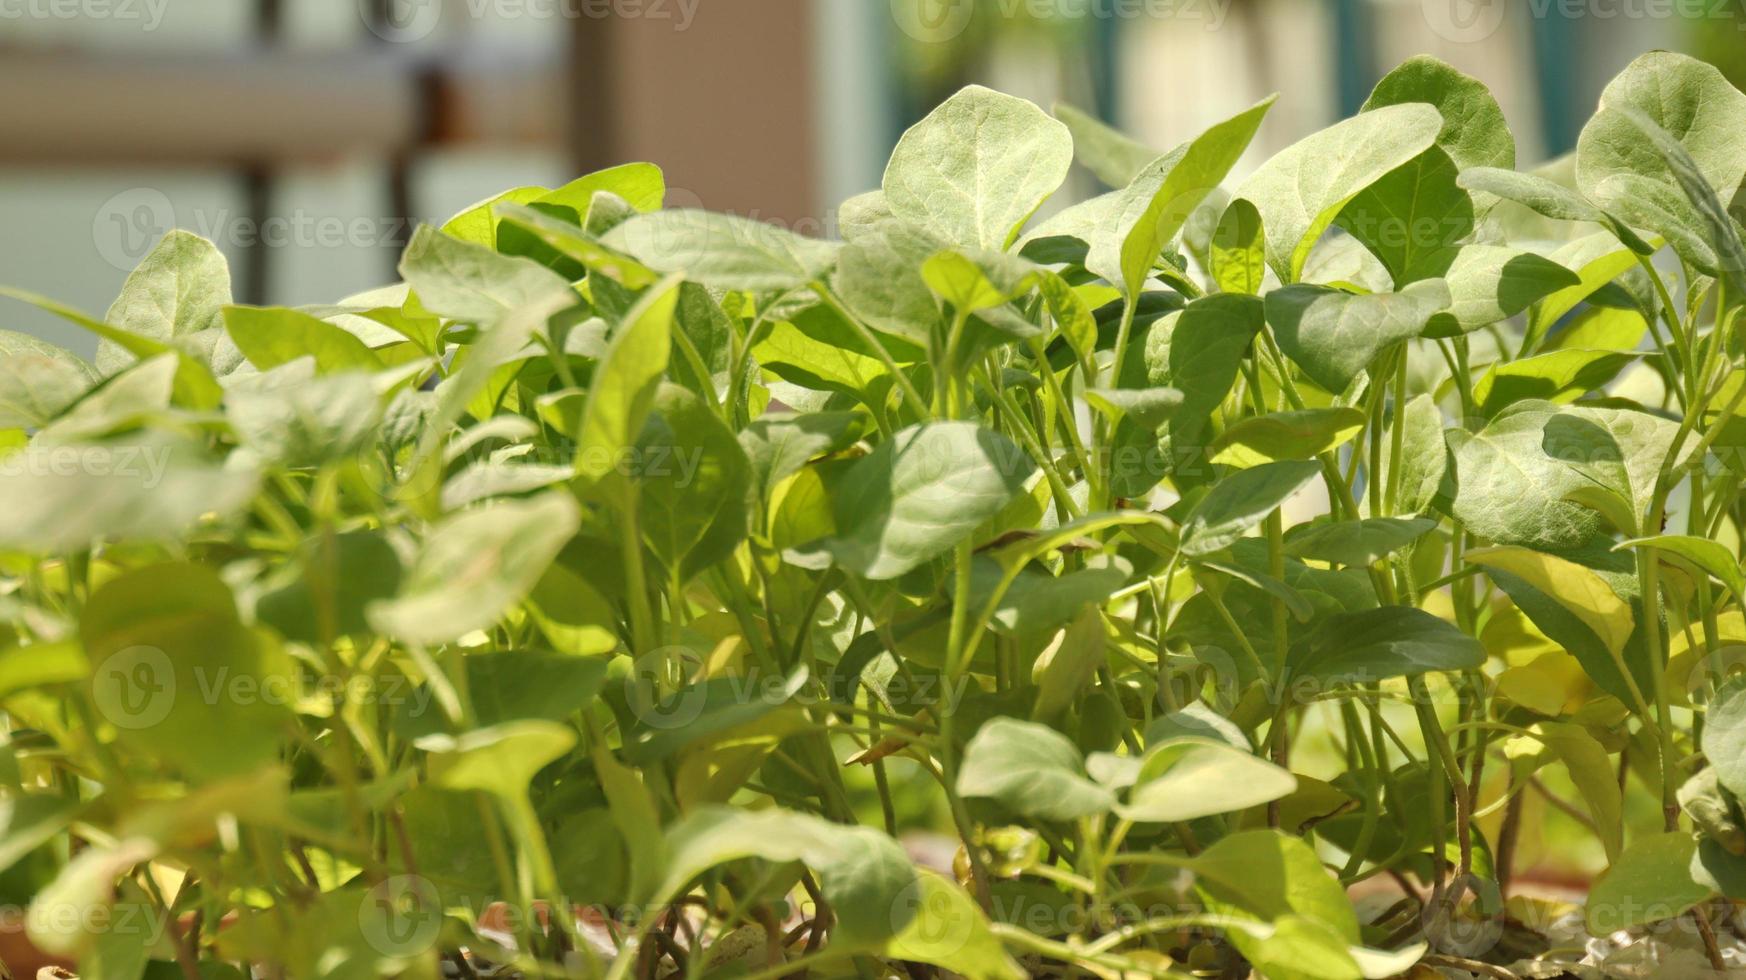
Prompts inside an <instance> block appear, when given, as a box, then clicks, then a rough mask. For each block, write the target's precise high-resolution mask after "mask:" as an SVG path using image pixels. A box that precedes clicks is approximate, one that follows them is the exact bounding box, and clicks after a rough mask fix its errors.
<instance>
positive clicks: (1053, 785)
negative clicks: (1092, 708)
mask: <svg viewBox="0 0 1746 980" xmlns="http://www.w3.org/2000/svg"><path fill="white" fill-rule="evenodd" d="M958 794H959V795H960V796H966V797H971V798H975V799H982V798H987V799H992V800H994V801H995V802H997V803H999V804H1001V806H1003V807H1005V808H1006V809H1007V810H1009V811H1011V812H1012V813H1014V814H1016V815H1018V816H1022V817H1034V818H1037V819H1039V820H1075V819H1078V818H1079V817H1087V816H1091V815H1093V814H1098V813H1103V812H1105V811H1107V810H1109V808H1110V807H1111V806H1113V805H1114V804H1115V794H1113V793H1111V792H1110V791H1109V790H1108V789H1106V788H1104V787H1103V786H1100V785H1098V784H1097V783H1094V782H1092V781H1091V779H1090V777H1089V776H1087V775H1086V773H1085V764H1084V762H1083V761H1082V760H1081V759H1080V756H1079V750H1078V749H1077V748H1074V746H1073V743H1072V742H1070V741H1068V740H1067V736H1065V735H1062V734H1061V733H1060V732H1057V731H1055V730H1054V729H1052V728H1048V727H1046V726H1043V725H1038V724H1034V723H1032V722H1026V721H1019V720H1017V719H1014V718H995V719H993V720H991V721H989V722H987V723H986V724H984V725H983V726H982V727H981V728H980V729H978V730H977V732H976V735H975V737H973V738H971V739H970V744H969V745H966V746H965V747H964V759H963V762H962V764H961V765H960V767H959V770H958Z"/></svg>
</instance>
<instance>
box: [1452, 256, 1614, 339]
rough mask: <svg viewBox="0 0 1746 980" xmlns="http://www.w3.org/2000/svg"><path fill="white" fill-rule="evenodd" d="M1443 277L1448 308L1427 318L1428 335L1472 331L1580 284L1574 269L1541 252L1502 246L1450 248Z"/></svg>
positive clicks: (1502, 319)
mask: <svg viewBox="0 0 1746 980" xmlns="http://www.w3.org/2000/svg"><path fill="white" fill-rule="evenodd" d="M1443 281H1444V282H1447V283H1448V284H1449V298H1450V304H1449V308H1448V309H1447V310H1444V311H1443V312H1440V313H1438V314H1437V315H1436V316H1434V317H1432V318H1431V322H1430V323H1429V324H1427V325H1426V327H1425V335H1426V336H1428V337H1446V336H1454V335H1457V334H1464V333H1472V332H1473V331H1475V330H1478V329H1480V328H1481V327H1488V326H1490V325H1492V324H1494V323H1501V322H1503V321H1504V320H1507V319H1509V318H1510V317H1512V316H1515V315H1516V314H1518V313H1520V312H1522V311H1523V310H1526V309H1527V308H1528V307H1530V306H1532V305H1533V304H1535V303H1537V302H1539V301H1540V300H1542V299H1544V298H1546V297H1547V296H1550V295H1552V294H1553V293H1555V292H1557V291H1559V290H1561V289H1569V288H1572V287H1575V286H1577V285H1579V284H1580V283H1581V278H1580V277H1579V276H1577V274H1576V273H1574V272H1572V271H1570V270H1569V269H1566V268H1565V267H1564V266H1562V265H1559V264H1558V263H1557V262H1554V261H1552V260H1551V259H1548V258H1546V257H1544V256H1541V255H1537V254H1535V253H1533V252H1529V251H1526V250H1524V249H1518V248H1513V247H1509V246H1503V245H1480V244H1474V245H1462V246H1460V247H1458V248H1457V249H1455V251H1454V254H1453V257H1452V258H1451V260H1450V262H1449V266H1448V268H1447V269H1446V270H1445V271H1444V272H1443Z"/></svg>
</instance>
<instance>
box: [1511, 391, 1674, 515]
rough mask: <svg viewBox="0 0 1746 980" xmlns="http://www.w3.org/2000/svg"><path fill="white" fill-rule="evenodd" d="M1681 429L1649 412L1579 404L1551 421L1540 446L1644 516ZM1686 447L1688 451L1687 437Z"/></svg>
mask: <svg viewBox="0 0 1746 980" xmlns="http://www.w3.org/2000/svg"><path fill="white" fill-rule="evenodd" d="M1529 404H1533V403H1529ZM1678 429H1679V427H1678V425H1677V424H1675V423H1674V422H1671V421H1669V420H1667V419H1664V418H1661V417H1659V416H1655V415H1650V414H1649V413H1648V412H1639V411H1634V410H1631V409H1623V408H1601V407H1590V406H1587V405H1577V406H1575V407H1572V408H1568V409H1565V410H1564V411H1563V412H1561V413H1559V414H1558V415H1555V416H1553V417H1552V418H1550V419H1548V420H1547V422H1546V426H1545V430H1544V431H1545V435H1544V438H1543V439H1542V442H1541V446H1542V448H1543V449H1544V451H1545V453H1546V455H1547V456H1549V457H1551V458H1552V459H1555V460H1558V461H1559V462H1562V463H1564V464H1565V465H1567V466H1569V467H1570V468H1571V469H1572V470H1574V471H1575V472H1576V473H1577V474H1578V475H1580V476H1581V477H1582V478H1583V479H1585V480H1587V481H1589V483H1590V484H1591V485H1592V486H1594V487H1598V488H1600V489H1603V490H1605V491H1607V492H1609V493H1611V494H1614V495H1615V496H1616V497H1617V498H1618V499H1619V500H1621V501H1623V502H1624V503H1625V504H1627V505H1628V506H1629V508H1630V510H1631V512H1632V513H1633V514H1634V515H1642V514H1646V513H1648V511H1649V503H1650V499H1651V497H1652V496H1653V495H1654V492H1655V482H1656V479H1657V477H1658V476H1659V474H1660V471H1661V465H1662V463H1663V462H1664V461H1665V460H1666V459H1667V457H1668V451H1669V449H1670V448H1671V447H1672V445H1673V439H1674V437H1675V435H1677V433H1678ZM1686 448H1687V452H1688V453H1689V450H1690V443H1689V441H1688V443H1687V447H1686ZM1675 462H1679V460H1676V461H1675ZM1634 524H1635V522H1633V526H1634Z"/></svg>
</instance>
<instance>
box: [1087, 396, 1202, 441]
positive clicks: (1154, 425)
mask: <svg viewBox="0 0 1746 980" xmlns="http://www.w3.org/2000/svg"><path fill="white" fill-rule="evenodd" d="M1085 400H1086V401H1088V402H1090V403H1091V404H1092V406H1093V407H1094V408H1097V409H1098V410H1099V411H1101V412H1103V413H1104V414H1105V415H1107V416H1108V417H1109V419H1110V421H1112V422H1119V421H1121V420H1122V419H1124V418H1128V419H1133V420H1134V424H1136V425H1138V426H1140V427H1141V428H1143V429H1146V430H1148V431H1151V432H1156V431H1158V428H1159V426H1162V425H1163V424H1164V423H1165V422H1168V421H1170V416H1172V415H1174V414H1176V410H1177V409H1179V408H1181V407H1182V400H1183V396H1182V392H1180V391H1177V390H1176V389H1175V388H1087V389H1086V390H1085Z"/></svg>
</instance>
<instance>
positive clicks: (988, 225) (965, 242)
mask: <svg viewBox="0 0 1746 980" xmlns="http://www.w3.org/2000/svg"><path fill="white" fill-rule="evenodd" d="M1072 164H1073V136H1072V134H1071V133H1069V132H1068V131H1067V127H1066V126H1063V125H1062V124H1061V123H1060V122H1058V121H1056V120H1054V119H1051V118H1050V117H1049V116H1048V114H1047V113H1045V112H1043V110H1041V109H1039V108H1037V107H1036V106H1035V105H1033V104H1032V103H1030V102H1026V101H1025V100H1023V99H1017V98H1013V97H1012V96H1010V95H1002V94H1001V93H999V92H995V91H992V90H990V89H986V88H982V87H981V86H977V85H972V86H970V87H968V88H965V89H964V90H962V91H960V92H959V93H958V94H956V95H954V96H952V97H951V98H950V99H947V100H946V101H945V102H944V103H942V104H941V105H940V107H939V108H937V109H935V110H934V111H933V112H931V113H929V114H928V116H927V118H925V119H923V120H922V121H921V122H919V123H916V124H915V125H914V126H912V127H910V129H909V131H908V132H906V133H904V134H903V138H902V139H900V140H898V142H897V148H896V149H895V150H893V151H892V153H891V162H890V164H889V165H888V166H887V167H886V169H885V181H884V189H885V202H886V204H887V206H889V207H890V209H891V213H892V214H893V215H895V216H897V217H899V218H903V219H905V220H907V221H912V222H915V223H916V224H918V225H921V226H922V227H924V228H927V229H928V230H929V231H931V232H933V233H934V234H935V235H938V236H939V237H941V238H943V239H945V241H946V242H947V243H949V244H952V245H958V246H965V247H970V248H980V249H986V250H989V251H996V252H999V251H1005V250H1006V248H1007V247H1008V246H1010V245H1011V244H1012V243H1013V241H1014V240H1015V239H1016V238H1017V237H1018V233H1019V229H1020V228H1021V227H1023V225H1024V223H1025V222H1026V221H1028V220H1029V219H1030V217H1031V215H1033V214H1035V213H1036V211H1037V208H1038V207H1040V206H1041V205H1042V203H1043V201H1044V200H1045V199H1046V198H1048V197H1049V195H1051V194H1053V193H1054V192H1055V190H1056V189H1057V188H1059V187H1060V186H1061V183H1062V181H1064V180H1066V179H1067V171H1068V169H1069V168H1070V167H1071V166H1072Z"/></svg>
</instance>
